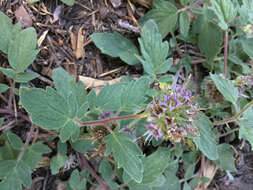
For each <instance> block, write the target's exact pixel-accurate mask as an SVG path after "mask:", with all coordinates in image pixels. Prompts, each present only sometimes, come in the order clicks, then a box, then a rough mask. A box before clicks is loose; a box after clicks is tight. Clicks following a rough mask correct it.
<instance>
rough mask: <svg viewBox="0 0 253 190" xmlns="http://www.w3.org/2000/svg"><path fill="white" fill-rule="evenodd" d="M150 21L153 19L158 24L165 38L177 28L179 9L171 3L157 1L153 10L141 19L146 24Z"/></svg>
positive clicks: (161, 0)
mask: <svg viewBox="0 0 253 190" xmlns="http://www.w3.org/2000/svg"><path fill="white" fill-rule="evenodd" d="M149 19H153V20H154V21H155V22H156V23H157V26H158V30H159V32H160V34H161V35H162V38H164V37H165V36H167V34H168V33H169V32H173V31H174V29H175V28H176V27H175V26H176V23H177V19H178V12H177V8H176V7H175V6H174V5H173V4H172V3H171V2H168V1H165V0H156V1H154V2H153V8H152V9H151V10H150V11H149V12H148V13H147V14H145V15H144V17H142V18H141V20H140V22H141V23H146V22H147V21H148V20H149Z"/></svg>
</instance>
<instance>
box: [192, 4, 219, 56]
mask: <svg viewBox="0 0 253 190" xmlns="http://www.w3.org/2000/svg"><path fill="white" fill-rule="evenodd" d="M203 12H204V14H203V15H202V16H200V17H199V18H198V19H197V22H199V24H200V27H199V29H198V31H197V32H198V33H199V36H198V45H199V49H200V51H201V52H202V53H204V54H205V56H206V58H207V59H208V60H212V59H214V58H215V56H216V55H217V54H218V53H219V52H220V50H221V45H222V42H223V34H222V30H221V29H220V28H219V27H218V26H217V25H215V24H213V23H212V22H211V21H209V19H208V15H207V14H208V10H207V9H206V8H204V11H203ZM210 47H212V48H210Z"/></svg>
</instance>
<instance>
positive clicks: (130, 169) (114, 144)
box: [104, 132, 143, 183]
mask: <svg viewBox="0 0 253 190" xmlns="http://www.w3.org/2000/svg"><path fill="white" fill-rule="evenodd" d="M104 142H105V143H106V149H107V150H106V152H107V154H109V153H110V152H112V153H113V156H114V158H115V160H116V161H117V165H118V168H121V167H123V169H124V171H125V172H126V173H127V174H128V175H129V176H130V177H131V178H132V179H133V180H134V181H136V182H137V183H140V182H141V181H142V178H143V163H142V161H141V159H140V156H142V151H141V150H140V148H139V147H138V146H137V145H136V144H135V143H133V141H132V139H131V137H130V136H129V134H126V133H118V132H117V133H112V134H110V135H108V136H106V137H105V138H104Z"/></svg>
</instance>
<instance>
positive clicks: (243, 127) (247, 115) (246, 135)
mask: <svg viewBox="0 0 253 190" xmlns="http://www.w3.org/2000/svg"><path fill="white" fill-rule="evenodd" d="M252 118H253V107H252V106H251V107H250V108H248V109H247V110H246V111H245V112H244V113H243V115H242V117H241V118H240V119H239V126H240V128H239V138H240V139H246V140H248V141H249V142H250V144H251V146H253V127H252V126H253V120H252Z"/></svg>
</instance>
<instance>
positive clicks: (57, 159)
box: [50, 141, 68, 175]
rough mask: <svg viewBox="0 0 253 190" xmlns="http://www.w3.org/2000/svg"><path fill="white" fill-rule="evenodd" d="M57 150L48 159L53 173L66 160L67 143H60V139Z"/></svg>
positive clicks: (55, 172)
mask: <svg viewBox="0 0 253 190" xmlns="http://www.w3.org/2000/svg"><path fill="white" fill-rule="evenodd" d="M57 149H58V152H57V154H56V156H54V157H53V158H52V159H51V161H50V169H51V173H52V174H53V175H55V174H57V173H58V172H59V169H60V168H61V167H63V166H64V165H65V163H66V161H67V160H68V157H67V156H66V154H67V144H66V143H61V142H60V141H59V142H58V144H57Z"/></svg>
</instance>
